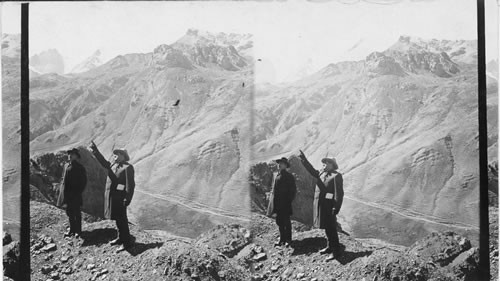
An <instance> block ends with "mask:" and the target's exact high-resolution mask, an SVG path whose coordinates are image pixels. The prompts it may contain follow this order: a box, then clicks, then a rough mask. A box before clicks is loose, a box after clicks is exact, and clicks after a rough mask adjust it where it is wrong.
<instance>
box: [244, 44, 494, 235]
mask: <svg viewBox="0 0 500 281" xmlns="http://www.w3.org/2000/svg"><path fill="white" fill-rule="evenodd" d="M473 46H475V42H470V41H446V40H445V41H439V40H431V41H424V40H421V39H414V38H409V37H404V36H402V37H401V38H400V39H399V41H398V42H397V43H396V44H395V45H394V46H392V47H391V48H389V49H388V50H386V51H385V52H383V53H377V52H376V53H372V54H370V55H369V56H367V58H366V60H364V61H359V62H342V63H338V64H331V65H328V66H327V67H325V68H324V69H322V70H320V71H319V72H318V73H316V74H314V75H312V76H309V77H307V78H304V79H302V80H300V81H297V82H295V83H292V84H290V85H288V86H286V87H284V88H273V89H269V90H268V89H267V88H258V89H257V94H256V100H255V116H256V119H255V128H256V131H255V133H254V135H253V139H252V147H253V148H254V151H255V153H256V155H255V159H254V160H253V162H254V163H258V162H262V161H269V160H270V159H273V158H276V157H277V156H279V155H285V156H290V155H293V154H295V153H297V152H298V149H302V150H303V151H304V152H305V153H306V155H307V156H308V157H309V159H310V160H311V162H312V163H313V164H314V165H315V166H316V167H317V168H321V162H320V160H321V158H323V157H325V156H327V155H328V156H330V157H336V158H337V160H338V163H339V166H340V171H341V172H342V173H343V174H344V189H345V192H346V200H345V203H344V207H343V210H342V211H341V213H340V219H341V220H342V221H344V222H345V224H343V225H345V227H346V229H349V231H352V232H353V233H354V234H355V235H357V236H359V237H379V238H383V239H387V240H390V241H392V242H394V243H399V244H404V245H409V244H411V243H413V242H414V241H416V239H419V238H422V237H423V236H424V235H426V233H428V232H429V231H433V230H446V229H452V230H453V231H457V232H461V233H464V234H467V235H469V236H470V239H471V240H472V241H477V238H478V237H477V233H478V220H477V218H478V206H479V202H478V200H479V198H478V173H479V171H478V164H477V163H478V140H477V137H478V125H477V67H476V64H477V63H476V53H475V52H476V50H475V48H473ZM448 52H451V53H448ZM490 88H492V89H493V90H494V89H495V88H496V85H490ZM495 95H496V92H495V91H491V92H490V93H489V96H490V97H491V98H490V100H489V101H491V103H490V104H489V108H490V109H491V110H492V111H494V109H495V108H496V106H497V100H496V99H493V97H494V96H495ZM493 127H495V128H497V127H496V124H493ZM490 132H491V135H490V136H491V138H490V140H491V143H490V144H489V145H490V147H491V151H495V150H496V136H497V132H496V129H495V130H491V131H490ZM304 177H306V175H303V174H300V173H299V174H298V178H299V179H301V178H304ZM311 188H312V187H311Z"/></svg>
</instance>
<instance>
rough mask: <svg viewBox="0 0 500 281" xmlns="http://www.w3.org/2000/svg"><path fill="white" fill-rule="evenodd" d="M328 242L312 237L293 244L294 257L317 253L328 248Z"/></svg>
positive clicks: (324, 239)
mask: <svg viewBox="0 0 500 281" xmlns="http://www.w3.org/2000/svg"><path fill="white" fill-rule="evenodd" d="M326 244H327V240H326V238H323V237H310V238H304V239H302V240H295V241H293V242H292V245H291V246H292V248H293V253H292V256H297V255H305V254H310V253H314V252H317V251H319V250H321V249H323V248H325V247H326Z"/></svg>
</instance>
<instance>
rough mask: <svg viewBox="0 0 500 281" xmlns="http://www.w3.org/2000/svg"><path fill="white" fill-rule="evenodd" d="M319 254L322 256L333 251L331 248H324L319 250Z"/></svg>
mask: <svg viewBox="0 0 500 281" xmlns="http://www.w3.org/2000/svg"><path fill="white" fill-rule="evenodd" d="M319 253H320V254H321V255H324V254H330V253H333V249H332V248H330V247H326V248H324V249H321V250H319Z"/></svg>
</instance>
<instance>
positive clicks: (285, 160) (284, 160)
mask: <svg viewBox="0 0 500 281" xmlns="http://www.w3.org/2000/svg"><path fill="white" fill-rule="evenodd" d="M274 161H275V162H276V163H280V162H283V163H285V164H286V166H287V167H288V168H290V163H289V162H288V159H286V157H282V158H281V159H276V160H274Z"/></svg>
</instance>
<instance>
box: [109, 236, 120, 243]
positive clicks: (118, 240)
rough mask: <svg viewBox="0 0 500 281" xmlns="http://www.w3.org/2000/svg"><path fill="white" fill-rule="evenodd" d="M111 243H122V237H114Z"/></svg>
mask: <svg viewBox="0 0 500 281" xmlns="http://www.w3.org/2000/svg"><path fill="white" fill-rule="evenodd" d="M109 244H110V245H118V244H122V240H120V237H118V238H116V239H113V240H111V241H110V242H109Z"/></svg>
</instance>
